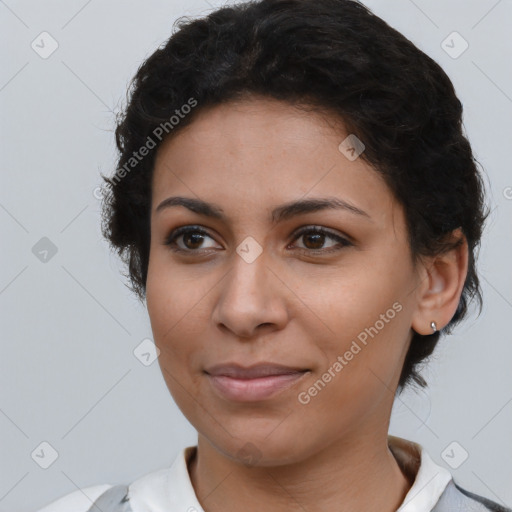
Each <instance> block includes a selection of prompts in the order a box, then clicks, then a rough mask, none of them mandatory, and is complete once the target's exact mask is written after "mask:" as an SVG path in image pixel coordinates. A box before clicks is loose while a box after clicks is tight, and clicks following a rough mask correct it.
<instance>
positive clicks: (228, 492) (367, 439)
mask: <svg viewBox="0 0 512 512" xmlns="http://www.w3.org/2000/svg"><path fill="white" fill-rule="evenodd" d="M189 474H190V478H191V481H192V485H193V487H194V489H195V491H196V495H197V497H198V499H199V501H200V503H201V505H202V506H203V508H204V510H205V511H206V512H221V511H223V512H224V511H225V510H244V511H246V512H256V511H258V512H259V511H261V510H272V512H285V511H286V512H288V511H289V510H291V509H297V510H322V511H323V512H340V511H348V510H365V511H367V512H373V511H375V512H377V511H378V512H394V511H396V510H397V509H398V508H399V507H400V505H401V504H402V503H403V501H404V498H405V496H406V494H407V492H408V491H409V489H410V487H411V483H412V480H413V478H411V477H410V476H409V477H406V476H405V475H404V473H402V471H401V469H400V467H399V465H398V463H397V460H396V459H395V457H394V456H393V454H392V452H391V451H390V449H389V447H388V439H387V434H386V435H381V436H380V438H377V437H376V436H375V435H371V436H361V435H359V436H358V437H357V440H351V441H349V440H348V439H347V438H346V437H344V438H343V440H341V441H338V442H335V443H333V444H331V445H329V446H328V447H326V448H324V449H323V450H321V451H320V452H318V453H315V454H314V455H313V456H310V457H309V458H307V459H305V460H301V461H300V463H294V464H285V465H280V466H270V467H259V466H252V467H248V466H244V465H243V464H240V463H239V462H235V461H233V460H231V459H229V458H227V457H225V456H224V455H222V454H221V453H220V452H219V451H218V450H217V449H216V448H215V447H214V446H212V445H211V444H210V443H209V441H208V440H207V439H206V438H204V437H203V436H201V435H200V434H199V437H198V448H197V453H196V455H195V456H194V457H193V458H192V460H190V463H189Z"/></svg>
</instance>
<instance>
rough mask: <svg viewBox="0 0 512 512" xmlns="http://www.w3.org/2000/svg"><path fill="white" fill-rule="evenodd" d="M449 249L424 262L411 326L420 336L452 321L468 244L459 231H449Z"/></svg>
mask: <svg viewBox="0 0 512 512" xmlns="http://www.w3.org/2000/svg"><path fill="white" fill-rule="evenodd" d="M450 239H451V241H452V244H451V245H452V248H451V249H450V250H448V251H446V252H444V253H442V254H438V255H436V256H432V257H430V258H427V259H425V260H424V271H425V276H424V279H423V280H422V283H421V285H420V286H419V288H418V304H417V307H416V311H415V312H414V314H413V318H412V325H411V327H412V328H413V329H414V330H415V331H416V332H417V333H418V334H421V335H428V334H433V333H434V332H436V331H437V330H441V329H443V328H444V327H445V326H446V325H447V324H448V323H449V322H450V320H451V319H452V318H453V315H454V314H455V312H456V310H457V306H458V304H459V300H460V296H461V293H462V290H463V288H464V282H465V280H466V275H467V270H468V244H467V240H466V237H465V236H464V234H463V233H462V231H461V230H460V229H456V230H455V231H453V232H452V234H451V236H450Z"/></svg>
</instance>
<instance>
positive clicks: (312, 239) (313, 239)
mask: <svg viewBox="0 0 512 512" xmlns="http://www.w3.org/2000/svg"><path fill="white" fill-rule="evenodd" d="M300 238H303V239H304V247H298V248H299V249H301V250H303V251H304V252H309V253H311V252H313V253H315V252H320V253H326V252H334V251H339V250H341V249H342V248H343V247H347V246H350V245H353V244H352V242H350V241H349V240H347V239H346V238H344V237H342V236H340V235H337V234H335V233H332V232H331V231H328V230H326V229H324V228H320V227H317V226H313V227H305V228H302V229H301V230H299V231H298V232H297V233H295V238H294V241H295V240H299V239H300ZM326 239H331V240H333V241H335V242H337V244H338V246H337V247H336V244H334V245H331V246H330V247H328V248H327V249H326V248H323V246H324V244H325V241H326Z"/></svg>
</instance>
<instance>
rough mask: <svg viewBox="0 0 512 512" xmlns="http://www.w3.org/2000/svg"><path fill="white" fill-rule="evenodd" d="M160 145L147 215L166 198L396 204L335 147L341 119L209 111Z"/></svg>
mask: <svg viewBox="0 0 512 512" xmlns="http://www.w3.org/2000/svg"><path fill="white" fill-rule="evenodd" d="M197 114H198V115H197V117H196V118H195V119H194V121H193V122H192V123H191V124H190V125H188V126H186V127H185V128H184V129H183V130H182V131H180V132H178V133H177V134H176V135H174V136H173V137H171V138H169V139H167V140H165V141H164V143H163V144H162V145H161V146H160V148H159V150H158V153H157V158H156V161H155V168H154V175H153V198H152V208H153V210H154V209H155V208H156V206H157V205H158V204H159V203H160V202H161V201H162V200H164V199H165V198H166V197H167V196H168V195H174V194H176V195H178V194H180V195H188V196H192V197H193V196H197V197H199V198H201V199H204V200H212V202H215V203H224V204H225V205H226V207H227V208H228V209H229V207H230V206H231V207H234V206H235V205H234V203H233V201H234V199H236V201H237V203H236V204H237V206H238V207H240V205H241V203H247V204H251V205H253V207H255V208H256V207H257V206H258V205H260V206H261V207H263V205H265V208H267V206H268V205H269V204H281V203H284V202H288V201H291V200H296V199H298V198H300V197H303V196H306V195H307V196H308V197H314V196H315V195H322V196H325V195H327V194H328V195H331V196H332V195H337V196H339V197H341V198H343V199H344V200H346V201H348V202H351V203H353V204H357V205H358V206H360V207H361V209H365V210H370V211H372V210H374V211H375V210H378V209H379V208H380V209H381V210H384V209H388V210H389V208H390V207H391V206H392V203H393V202H394V200H393V197H392V194H391V192H390V190H389V189H388V187H387V185H386V184H385V182H384V180H383V178H382V176H381V175H380V174H379V173H378V172H376V171H375V170H374V169H373V167H371V166H370V165H369V164H368V163H367V162H365V161H363V159H362V158H357V159H355V160H353V161H351V160H349V159H348V158H347V156H346V155H345V154H344V153H343V152H341V151H340V149H339V146H340V143H342V142H343V141H344V140H345V139H346V138H347V136H348V135H350V134H349V133H348V132H347V131H346V129H345V127H344V125H343V123H342V122H341V120H340V119H338V118H336V117H334V116H329V115H326V114H320V113H318V112H316V111H314V110H302V109H297V108H295V107H293V106H291V105H289V104H287V103H284V102H280V101H277V100H272V99H260V98H257V99H250V100H244V101H237V102H231V103H226V104H221V105H217V106H214V107H208V108H205V109H203V110H202V111H199V112H198V113H197Z"/></svg>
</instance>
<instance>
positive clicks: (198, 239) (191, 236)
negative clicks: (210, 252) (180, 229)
mask: <svg viewBox="0 0 512 512" xmlns="http://www.w3.org/2000/svg"><path fill="white" fill-rule="evenodd" d="M202 237H203V235H201V234H199V233H185V235H184V236H183V241H184V242H185V245H186V246H187V247H188V246H189V245H192V246H193V247H189V249H197V247H196V246H195V245H194V242H196V244H197V245H201V242H202V241H203V240H202ZM194 238H195V239H196V240H195V241H194V240H193V239H194ZM191 239H192V243H191V244H189V243H188V241H189V240H191Z"/></svg>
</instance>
